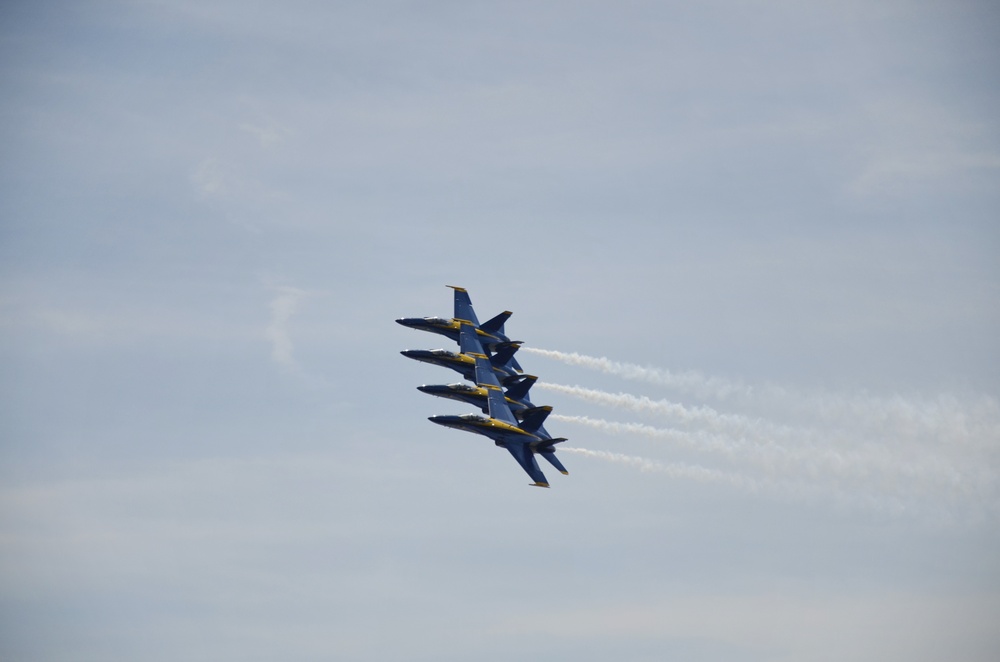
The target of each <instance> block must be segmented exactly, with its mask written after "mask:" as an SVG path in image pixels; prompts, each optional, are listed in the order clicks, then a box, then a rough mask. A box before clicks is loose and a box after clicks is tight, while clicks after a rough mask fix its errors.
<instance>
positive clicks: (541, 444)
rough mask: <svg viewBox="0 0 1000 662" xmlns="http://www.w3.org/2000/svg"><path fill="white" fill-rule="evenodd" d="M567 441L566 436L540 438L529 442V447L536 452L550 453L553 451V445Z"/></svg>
mask: <svg viewBox="0 0 1000 662" xmlns="http://www.w3.org/2000/svg"><path fill="white" fill-rule="evenodd" d="M564 441H569V440H568V439H567V438H566V437H556V438H555V439H541V440H539V441H533V442H531V448H532V450H534V451H535V452H536V453H550V452H553V451H555V448H554V446H555V445H556V444H561V443H562V442H564Z"/></svg>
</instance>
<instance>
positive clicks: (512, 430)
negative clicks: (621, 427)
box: [396, 285, 569, 487]
mask: <svg viewBox="0 0 1000 662" xmlns="http://www.w3.org/2000/svg"><path fill="white" fill-rule="evenodd" d="M448 287H450V288H452V289H453V290H455V312H454V317H452V318H451V319H447V318H443V317H403V318H400V319H397V320H396V322H397V323H399V324H402V325H403V326H406V327H409V328H411V329H419V330H421V331H429V332H431V333H437V334H440V335H443V336H446V337H448V338H450V339H452V340H454V341H456V342H458V345H459V351H458V352H457V353H456V352H452V351H449V350H446V349H432V350H423V349H407V350H404V351H402V352H400V353H401V354H402V355H403V356H405V357H407V358H411V359H414V360H417V361H423V362H425V363H431V364H433V365H439V366H443V367H446V368H451V369H452V370H455V371H456V372H458V373H459V374H461V375H462V377H463V378H465V379H467V380H468V381H470V382H472V384H466V383H463V382H459V383H455V384H444V385H424V386H418V387H417V389H418V390H420V391H422V392H424V393H429V394H431V395H436V396H438V397H442V398H449V399H452V400H458V401H460V402H464V403H467V404H470V405H472V406H474V407H478V408H479V410H480V411H481V412H482V414H485V415H481V414H478V413H473V414H461V415H458V416H431V417H430V418H429V419H428V420H430V421H432V422H434V423H437V424H438V425H443V426H445V427H449V428H455V429H457V430H466V431H468V432H474V433H476V434H481V435H483V436H485V437H488V438H490V439H492V440H493V443H494V444H496V445H497V446H499V447H500V448H506V449H507V451H508V452H509V453H510V454H511V455H512V456H513V457H514V459H515V460H516V461H517V463H518V464H519V465H520V466H521V468H522V469H524V471H525V472H526V473H527V474H528V476H530V477H531V479H532V480H533V481H535V482H534V483H531V484H532V485H534V486H535V487H548V486H549V482H548V480H547V479H546V478H545V474H543V473H542V471H541V469H539V468H538V462H537V461H536V460H535V458H536V456H539V455H540V456H541V457H543V458H545V459H546V460H547V461H548V462H549V463H550V464H551V465H552V466H554V467H555V468H556V469H557V470H558V471H559V472H560V473H562V474H569V472H568V471H566V467H564V466H563V464H562V462H560V461H559V458H557V457H556V451H555V445H556V444H558V443H560V442H563V441H566V438H565V437H555V438H554V437H552V436H551V435H550V434H549V433H548V432H547V431H546V430H545V427H544V426H543V423H544V422H545V418H546V417H547V416H548V415H549V414H550V413H551V412H552V407H548V406H544V407H538V406H536V405H534V404H532V402H531V400H530V399H529V398H528V391H529V390H530V389H531V386H532V385H533V384H534V383H535V382H536V381H537V380H538V378H537V377H535V376H534V375H528V374H524V370H523V369H522V368H521V365H520V364H519V363H518V362H517V359H516V358H515V357H514V354H515V353H516V352H517V350H518V348H519V347H520V346H521V344H522V343H521V342H520V341H512V340H511V339H510V338H508V337H507V335H506V334H505V333H504V324H505V323H506V322H507V319H508V318H509V317H510V316H511V314H512V313H511V312H510V311H509V310H507V311H504V312H502V313H500V314H499V315H497V316H496V317H493V318H491V319H490V320H488V321H486V322H484V323H482V324H480V323H479V319H478V318H477V317H476V312H475V310H473V308H472V300H471V299H470V298H469V293H468V292H467V291H466V290H465V288H462V287H455V286H454V285H449V286H448ZM473 384H474V385H473Z"/></svg>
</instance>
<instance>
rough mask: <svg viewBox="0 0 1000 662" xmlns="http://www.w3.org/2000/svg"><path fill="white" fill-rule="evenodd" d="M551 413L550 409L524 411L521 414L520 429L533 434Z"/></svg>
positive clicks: (540, 408)
mask: <svg viewBox="0 0 1000 662" xmlns="http://www.w3.org/2000/svg"><path fill="white" fill-rule="evenodd" d="M551 413H552V407H549V406H545V407H534V408H533V409H526V410H524V411H523V412H522V413H521V429H522V430H527V431H528V432H534V431H535V430H537V429H538V428H540V427H542V423H544V422H545V419H546V418H547V417H548V415H549V414H551Z"/></svg>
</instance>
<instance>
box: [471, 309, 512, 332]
mask: <svg viewBox="0 0 1000 662" xmlns="http://www.w3.org/2000/svg"><path fill="white" fill-rule="evenodd" d="M513 314H514V313H512V312H510V311H509V310H505V311H503V312H502V313H500V314H499V315H497V316H496V317H492V318H490V319H488V320H486V321H485V322H483V323H482V324H480V325H479V328H480V329H482V330H483V331H485V332H486V333H489V334H491V335H492V334H494V333H497V332H499V333H503V325H504V324H506V323H507V320H508V319H509V318H510V316H511V315H513Z"/></svg>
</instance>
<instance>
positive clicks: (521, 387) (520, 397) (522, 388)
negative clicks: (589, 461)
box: [417, 375, 538, 420]
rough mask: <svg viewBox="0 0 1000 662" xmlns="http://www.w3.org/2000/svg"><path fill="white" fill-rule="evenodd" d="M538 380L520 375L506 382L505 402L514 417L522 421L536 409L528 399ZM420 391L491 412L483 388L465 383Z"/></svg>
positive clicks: (423, 388) (429, 386) (484, 411)
mask: <svg viewBox="0 0 1000 662" xmlns="http://www.w3.org/2000/svg"><path fill="white" fill-rule="evenodd" d="M537 380H538V377H535V376H534V375H520V376H518V377H513V378H509V379H507V380H505V381H504V386H505V387H506V390H505V391H504V394H503V395H504V400H506V402H507V406H508V407H510V410H511V412H513V414H514V416H515V417H516V418H517V419H518V420H520V419H522V418H523V417H524V415H526V413H527V412H529V411H531V410H532V409H534V408H535V405H533V404H532V403H531V400H529V399H528V390H529V389H530V388H531V386H532V385H533V384H534V383H535V382H536V381H537ZM417 390H418V391H422V392H424V393H429V394H431V395H436V396H438V397H439V398H449V399H451V400H458V401H459V402H465V403H468V404H470V405H472V406H473V407H479V409H481V410H482V412H483V413H484V414H486V413H488V412H489V405H488V404H487V401H488V400H489V396H488V394H487V392H486V389H485V388H483V387H482V386H472V385H471V384H466V383H464V382H457V383H454V384H425V385H423V386H418V387H417Z"/></svg>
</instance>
